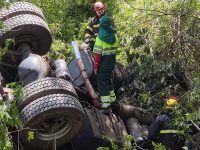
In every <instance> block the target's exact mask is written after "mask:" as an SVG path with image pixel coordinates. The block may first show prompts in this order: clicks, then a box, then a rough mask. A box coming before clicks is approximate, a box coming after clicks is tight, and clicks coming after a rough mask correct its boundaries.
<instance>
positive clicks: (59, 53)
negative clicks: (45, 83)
mask: <svg viewBox="0 0 200 150" xmlns="http://www.w3.org/2000/svg"><path fill="white" fill-rule="evenodd" d="M72 52H73V51H72V48H71V46H70V45H69V44H66V43H65V42H64V41H62V40H54V41H53V43H52V45H51V50H50V51H49V52H48V56H49V57H50V58H52V59H54V60H55V59H65V60H66V61H69V60H70V58H72Z"/></svg>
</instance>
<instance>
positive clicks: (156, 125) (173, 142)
mask: <svg viewBox="0 0 200 150" xmlns="http://www.w3.org/2000/svg"><path fill="white" fill-rule="evenodd" d="M178 102H179V98H178V97H177V96H170V97H169V98H168V99H167V101H166V102H165V104H164V106H165V108H166V112H165V113H164V114H163V115H160V116H158V117H157V118H156V120H155V121H154V122H153V123H152V124H151V125H150V126H149V138H148V139H149V140H151V141H156V142H158V143H161V144H163V145H164V146H165V148H166V149H167V150H170V149H173V150H179V149H181V147H183V146H184V138H181V136H180V135H181V134H183V131H179V130H174V129H172V128H171V127H170V126H169V125H170V122H171V119H172V118H173V115H172V113H173V110H174V109H176V106H177V105H178V104H179V103H178Z"/></svg>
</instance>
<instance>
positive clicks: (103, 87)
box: [97, 71, 113, 96]
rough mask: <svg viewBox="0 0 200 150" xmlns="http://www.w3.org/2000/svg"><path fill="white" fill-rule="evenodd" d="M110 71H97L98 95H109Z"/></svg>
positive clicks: (111, 87)
mask: <svg viewBox="0 0 200 150" xmlns="http://www.w3.org/2000/svg"><path fill="white" fill-rule="evenodd" d="M111 74H112V71H99V72H98V74H97V91H98V92H99V95H100V96H109V95H110V91H112V90H113V85H112V82H111Z"/></svg>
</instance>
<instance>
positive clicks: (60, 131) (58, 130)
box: [36, 118, 72, 141]
mask: <svg viewBox="0 0 200 150" xmlns="http://www.w3.org/2000/svg"><path fill="white" fill-rule="evenodd" d="M71 129H72V122H71V121H70V120H66V119H64V118H59V119H57V118H54V119H49V120H47V121H45V122H43V123H42V124H41V125H40V126H39V128H38V129H37V132H36V136H37V137H38V138H39V139H41V140H44V141H50V140H55V139H59V138H61V137H63V136H64V135H66V134H68V133H69V132H70V131H71Z"/></svg>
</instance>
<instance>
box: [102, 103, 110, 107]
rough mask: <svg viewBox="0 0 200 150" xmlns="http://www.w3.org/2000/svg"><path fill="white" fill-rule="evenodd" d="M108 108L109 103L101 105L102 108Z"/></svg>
mask: <svg viewBox="0 0 200 150" xmlns="http://www.w3.org/2000/svg"><path fill="white" fill-rule="evenodd" d="M108 106H110V103H102V105H101V107H102V108H107V107H108Z"/></svg>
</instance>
